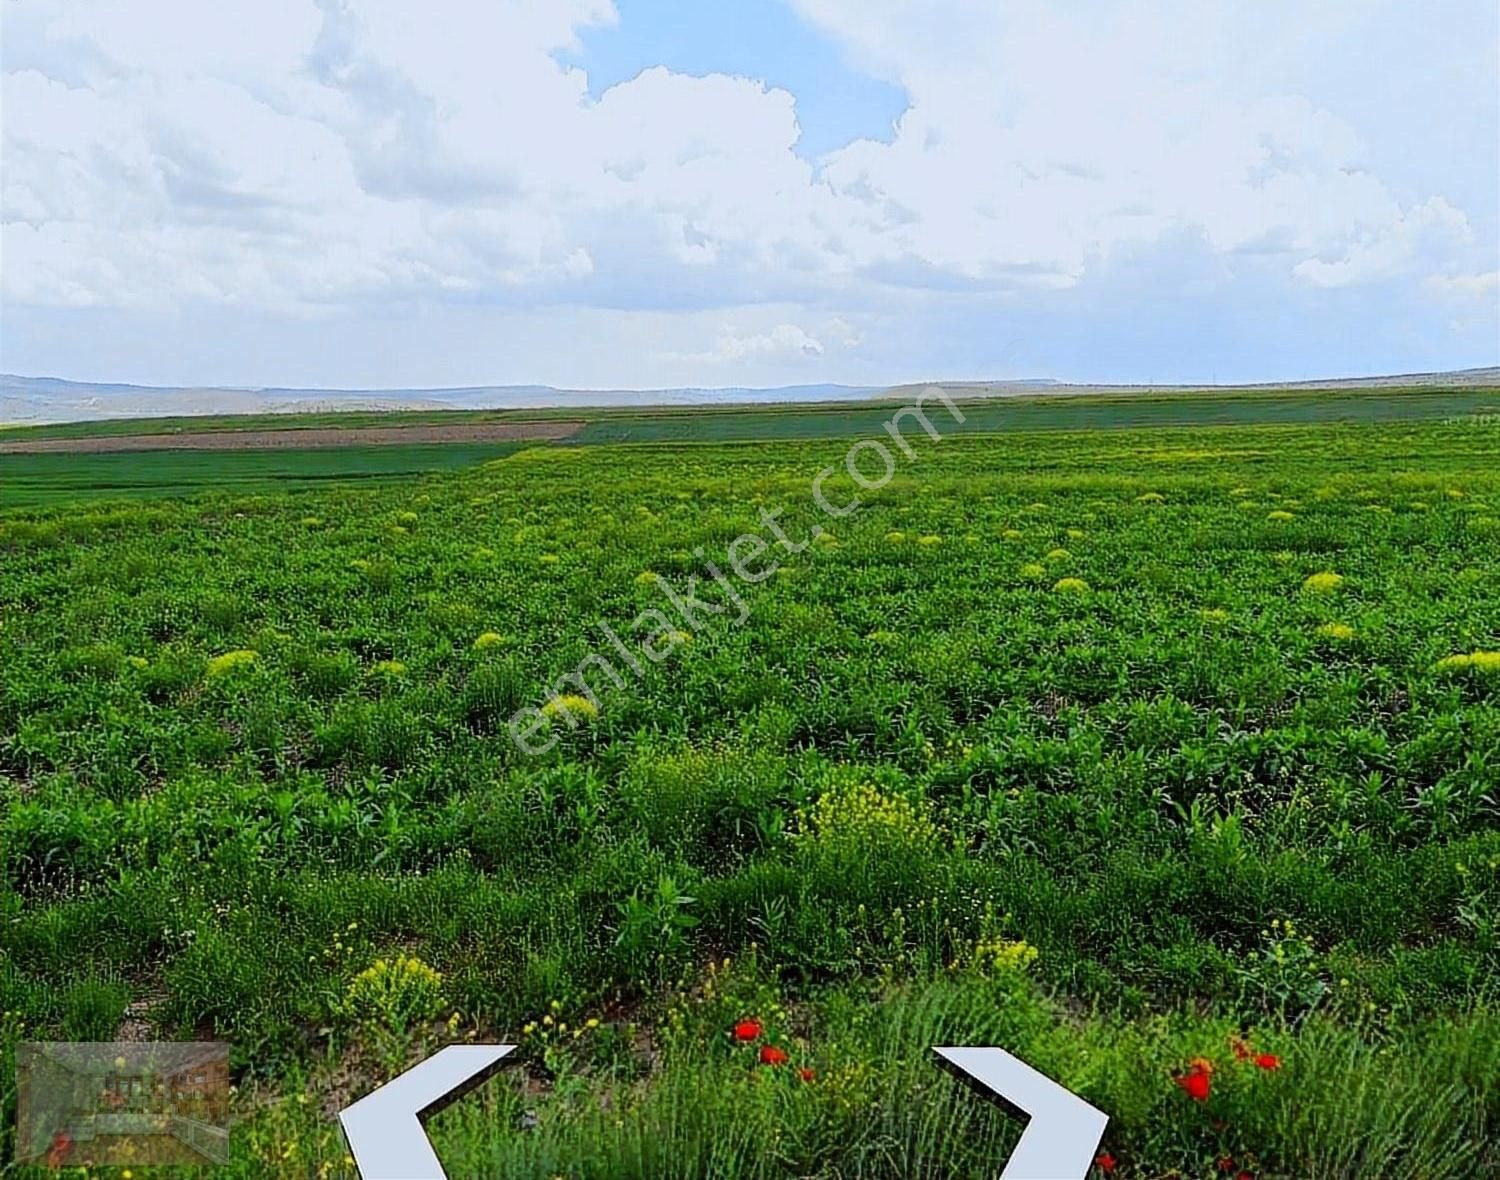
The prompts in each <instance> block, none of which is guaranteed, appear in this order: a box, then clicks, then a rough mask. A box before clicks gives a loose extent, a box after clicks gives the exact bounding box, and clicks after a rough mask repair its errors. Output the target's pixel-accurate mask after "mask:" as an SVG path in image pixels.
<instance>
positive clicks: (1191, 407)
mask: <svg viewBox="0 0 1500 1180" xmlns="http://www.w3.org/2000/svg"><path fill="white" fill-rule="evenodd" d="M929 404H930V405H931V407H932V412H933V413H934V414H938V415H941V416H942V418H943V433H944V434H945V435H946V434H951V433H973V434H992V433H996V432H1001V431H1007V432H1008V431H1038V430H1119V429H1133V430H1149V429H1153V428H1160V427H1174V426H1195V425H1202V426H1209V425H1218V426H1231V425H1255V424H1267V425H1269V424H1272V423H1288V424H1293V423H1335V422H1393V421H1412V420H1423V419H1442V418H1450V417H1462V416H1465V415H1482V414H1495V413H1497V412H1500V393H1497V391H1495V390H1492V389H1491V390H1486V389H1423V390H1373V391H1372V390H1326V389H1313V390H1301V389H1299V390H1284V391H1275V392H1262V393H1230V392H1206V393H1172V394H1118V395H1107V394H1105V395H1092V394H1080V395H1072V396H1061V397H1058V396H1054V397H1045V396H1044V397H1015V398H997V399H986V400H978V401H974V402H967V401H962V402H959V403H958V404H959V405H960V407H961V408H962V411H963V413H964V416H965V421H964V422H963V423H962V424H961V425H955V426H951V427H950V425H949V423H948V421H947V415H946V413H945V411H943V410H941V409H940V408H939V407H938V405H937V403H935V402H930V403H929ZM895 408H896V403H887V404H885V405H880V404H865V405H854V406H850V405H847V404H844V405H833V406H797V407H764V406H761V407H754V408H749V407H744V408H740V409H737V410H730V409H716V410H712V411H697V412H694V413H683V412H678V413H671V414H669V413H664V412H662V411H656V412H654V413H652V414H650V415H642V414H623V413H620V414H609V415H603V414H599V415H586V414H585V415H580V417H586V418H589V422H588V425H586V426H585V427H584V428H583V429H582V430H580V431H579V432H578V433H577V434H575V435H573V436H572V437H571V438H569V439H568V440H567V441H568V442H569V443H575V444H585V443H600V442H725V441H732V440H735V439H748V438H763V439H792V438H853V437H859V436H864V435H871V436H875V435H879V434H880V433H881V428H882V424H883V423H884V422H885V421H886V419H888V418H889V417H890V415H891V412H892V411H893V409H895Z"/></svg>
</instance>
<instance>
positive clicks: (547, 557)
mask: <svg viewBox="0 0 1500 1180" xmlns="http://www.w3.org/2000/svg"><path fill="white" fill-rule="evenodd" d="M537 560H538V561H540V562H541V563H542V564H543V565H556V564H557V563H558V562H559V561H560V560H561V558H559V557H558V556H557V554H555V553H543V554H542V555H541V556H540V557H539V558H537Z"/></svg>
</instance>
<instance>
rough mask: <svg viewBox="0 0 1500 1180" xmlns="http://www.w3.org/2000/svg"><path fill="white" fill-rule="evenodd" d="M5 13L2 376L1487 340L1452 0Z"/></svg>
mask: <svg viewBox="0 0 1500 1180" xmlns="http://www.w3.org/2000/svg"><path fill="white" fill-rule="evenodd" d="M0 13H3V20H4V29H3V33H4V38H3V42H0V44H3V65H4V105H3V107H0V112H3V114H0V123H3V127H0V130H3V139H0V164H3V174H4V178H3V192H0V211H3V218H0V220H3V225H0V246H3V256H0V261H3V286H0V368H3V369H4V370H6V371H9V372H20V373H31V374H49V375H58V376H65V377H71V378H75V379H80V380H101V381H106V380H111V381H112V380H118V381H129V382H138V383H155V384H247V385H304V386H318V385H323V386H360V387H370V386H377V387H378V386H390V387H397V386H421V385H448V384H490V383H495V384H499V383H531V382H544V383H550V384H556V385H566V386H594V387H599V386H671V385H774V384H789V383H802V382H819V381H847V382H851V383H857V384H879V383H886V382H898V381H912V380H921V379H924V378H938V377H945V378H975V377H1007V376H1013V377H1025V376H1052V377H1058V378H1064V379H1076V380H1122V381H1147V382H1150V381H1209V380H1219V381H1241V380H1272V379H1282V378H1299V377H1312V376H1320V375H1338V374H1361V373H1375V372H1392V371H1416V370H1427V369H1435V368H1456V367H1466V366H1474V365H1485V364H1496V363H1500V275H1497V269H1500V268H1497V253H1500V180H1497V178H1500V156H1497V151H1500V148H1497V144H1500V90H1497V86H1496V80H1497V76H1500V61H1497V42H1500V15H1497V9H1496V7H1495V5H1493V4H1492V3H1488V2H1475V0H1440V2H1438V3H1436V4H1434V5H1427V6H1413V5H1410V4H1406V3H1400V2H1398V0H1327V2H1326V3H1322V4H1319V5H1316V6H1308V5H1306V4H1302V3H1295V2H1293V0H1261V2H1260V3H1223V4H1215V5H1204V4H1201V3H1190V2H1188V0H1086V2H1082V3H1079V4H1075V5H1068V6H1059V5H1055V4H1047V3H1043V2H1042V0H1005V2H1004V3H996V2H994V0H931V2H930V3H928V4H924V5H921V6H914V5H911V4H907V3H897V2H896V0H733V2H731V0H702V2H699V3H692V4H688V3H682V2H676V3H667V2H665V0H618V2H616V3H611V2H610V0H507V2H506V3H500V4H497V3H478V2H475V0H433V2H432V3H428V4H424V5H420V6H418V5H412V4H409V3H406V2H404V0H256V2H253V3H252V2H251V0H224V2H223V3H220V4H215V5H203V4H201V3H199V2H197V0H135V2H133V3H132V4H131V5H129V6H122V5H119V4H114V3H108V2H106V0H67V2H63V0H29V2H28V3H26V4H18V3H6V4H5V5H4V6H3V8H0Z"/></svg>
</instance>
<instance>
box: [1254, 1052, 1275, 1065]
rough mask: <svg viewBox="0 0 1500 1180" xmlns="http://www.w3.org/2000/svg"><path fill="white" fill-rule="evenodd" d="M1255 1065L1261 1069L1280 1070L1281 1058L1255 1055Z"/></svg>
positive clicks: (1264, 1054) (1270, 1054)
mask: <svg viewBox="0 0 1500 1180" xmlns="http://www.w3.org/2000/svg"><path fill="white" fill-rule="evenodd" d="M1255 1064H1256V1065H1258V1066H1260V1067H1261V1069H1280V1068H1281V1058H1280V1057H1277V1056H1276V1054H1274V1053H1260V1054H1257V1055H1256V1058H1255Z"/></svg>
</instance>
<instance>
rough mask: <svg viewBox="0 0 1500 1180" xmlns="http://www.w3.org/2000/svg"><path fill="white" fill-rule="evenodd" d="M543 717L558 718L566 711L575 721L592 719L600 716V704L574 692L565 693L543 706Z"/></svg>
mask: <svg viewBox="0 0 1500 1180" xmlns="http://www.w3.org/2000/svg"><path fill="white" fill-rule="evenodd" d="M541 713H542V716H543V717H551V718H556V717H560V716H562V715H563V714H564V713H566V714H567V715H568V717H570V718H572V720H573V721H577V720H579V719H582V720H584V721H592V720H593V719H594V718H595V717H597V716H599V706H598V705H596V704H594V702H593V701H591V700H589V699H588V697H581V696H577V695H575V694H574V693H563V695H562V696H557V697H553V698H552V699H551V700H549V701H548V702H547V703H546V704H545V705H543V706H542V708H541Z"/></svg>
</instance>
